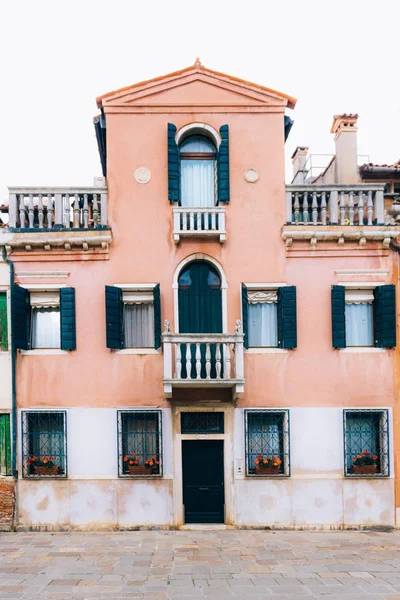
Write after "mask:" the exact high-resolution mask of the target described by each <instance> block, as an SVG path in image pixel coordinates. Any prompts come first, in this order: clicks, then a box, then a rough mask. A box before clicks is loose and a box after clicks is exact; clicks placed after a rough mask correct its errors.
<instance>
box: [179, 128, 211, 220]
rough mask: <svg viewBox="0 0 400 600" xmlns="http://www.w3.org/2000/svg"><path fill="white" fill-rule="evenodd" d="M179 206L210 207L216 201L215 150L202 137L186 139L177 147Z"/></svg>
mask: <svg viewBox="0 0 400 600" xmlns="http://www.w3.org/2000/svg"><path fill="white" fill-rule="evenodd" d="M179 154H180V161H181V205H182V206H193V207H196V208H200V207H212V206H214V205H215V203H216V202H215V200H216V154H217V152H216V148H215V146H214V144H213V142H212V141H211V140H210V139H209V138H207V137H205V136H204V135H191V136H189V137H186V138H185V139H184V140H183V141H182V143H181V144H180V146H179Z"/></svg>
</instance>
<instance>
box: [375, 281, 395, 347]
mask: <svg viewBox="0 0 400 600" xmlns="http://www.w3.org/2000/svg"><path fill="white" fill-rule="evenodd" d="M374 298H375V301H374V313H375V346H376V347H377V348H394V347H395V346H396V289H395V286H394V285H378V286H377V287H376V288H375V289H374Z"/></svg>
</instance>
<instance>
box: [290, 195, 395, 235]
mask: <svg viewBox="0 0 400 600" xmlns="http://www.w3.org/2000/svg"><path fill="white" fill-rule="evenodd" d="M383 192H384V186H383V185H340V186H339V185H338V186H335V185H320V186H319V185H287V186H286V223H287V224H288V225H311V226H315V225H317V226H318V225H345V226H349V227H352V226H357V225H359V226H364V225H367V226H371V225H383V224H384V222H385V215H384V195H383Z"/></svg>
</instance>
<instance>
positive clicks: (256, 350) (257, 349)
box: [245, 347, 290, 354]
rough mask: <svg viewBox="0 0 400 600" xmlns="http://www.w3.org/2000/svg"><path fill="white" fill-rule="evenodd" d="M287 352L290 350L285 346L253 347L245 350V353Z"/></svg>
mask: <svg viewBox="0 0 400 600" xmlns="http://www.w3.org/2000/svg"><path fill="white" fill-rule="evenodd" d="M288 352H290V350H287V349H286V348H263V347H253V348H247V349H246V350H245V354H287V353H288Z"/></svg>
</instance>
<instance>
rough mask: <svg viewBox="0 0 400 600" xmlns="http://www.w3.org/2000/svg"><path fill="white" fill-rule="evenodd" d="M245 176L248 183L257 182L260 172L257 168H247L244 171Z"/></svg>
mask: <svg viewBox="0 0 400 600" xmlns="http://www.w3.org/2000/svg"><path fill="white" fill-rule="evenodd" d="M244 178H245V180H246V181H247V182H248V183H255V182H256V181H258V180H259V179H260V173H259V172H258V171H257V169H253V168H251V169H247V170H246V171H245V172H244Z"/></svg>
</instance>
